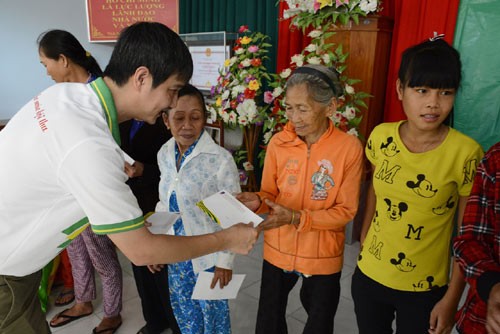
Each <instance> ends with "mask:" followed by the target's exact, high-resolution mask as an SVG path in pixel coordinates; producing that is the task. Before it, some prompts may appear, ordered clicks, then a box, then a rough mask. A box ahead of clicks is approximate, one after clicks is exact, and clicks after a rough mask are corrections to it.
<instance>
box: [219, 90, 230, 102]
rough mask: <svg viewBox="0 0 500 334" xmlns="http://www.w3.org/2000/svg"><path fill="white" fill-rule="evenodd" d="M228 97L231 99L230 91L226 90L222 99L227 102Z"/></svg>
mask: <svg viewBox="0 0 500 334" xmlns="http://www.w3.org/2000/svg"><path fill="white" fill-rule="evenodd" d="M228 97H229V90H225V91H224V93H222V95H221V99H223V100H227V98H228Z"/></svg>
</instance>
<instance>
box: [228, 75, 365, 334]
mask: <svg viewBox="0 0 500 334" xmlns="http://www.w3.org/2000/svg"><path fill="white" fill-rule="evenodd" d="M341 95H342V86H341V84H340V82H339V79H338V74H337V72H336V71H335V70H332V69H329V68H327V67H325V66H322V65H306V66H303V67H300V68H298V69H296V70H295V71H294V73H293V74H292V75H291V76H290V78H289V79H288V81H287V90H286V99H285V101H286V115H287V118H288V120H289V122H288V123H287V125H286V126H285V128H284V130H283V131H282V132H280V133H278V134H276V135H275V136H274V137H273V138H272V139H271V141H270V143H269V146H268V148H267V153H266V159H265V163H264V171H263V178H262V185H261V191H260V192H258V193H249V192H245V193H241V194H239V195H238V199H239V200H240V201H242V202H243V203H244V204H245V205H246V206H247V207H249V208H250V209H252V210H254V211H256V212H257V213H264V212H268V213H269V214H268V216H267V218H266V219H265V220H264V221H263V222H262V223H261V224H260V225H259V228H260V229H261V230H264V231H265V232H264V264H263V269H262V285H261V291H260V301H259V310H258V315H257V326H256V333H287V325H286V321H285V314H286V304H287V300H288V294H289V292H290V290H291V289H292V288H293V287H294V285H295V284H296V283H297V280H298V279H299V277H302V287H301V291H300V299H301V302H302V305H303V306H304V309H305V310H306V312H307V314H308V319H307V322H306V325H305V328H304V333H315V334H320V333H333V319H334V316H335V312H336V310H337V306H338V302H339V296H340V283H339V281H340V275H341V270H342V264H343V251H344V238H345V235H344V231H345V226H346V224H347V223H348V222H349V221H351V220H352V219H353V218H354V215H355V214H356V211H357V208H358V197H359V189H360V181H361V175H362V169H363V167H362V165H363V148H362V145H361V143H360V141H359V140H358V139H357V138H356V137H354V136H351V135H348V134H346V133H344V132H342V131H341V130H339V129H337V128H335V126H334V124H333V122H332V121H331V119H330V117H332V116H333V115H334V113H335V111H336V108H337V101H338V100H337V99H338V98H339V97H340V96H341Z"/></svg>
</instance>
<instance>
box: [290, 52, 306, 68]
mask: <svg viewBox="0 0 500 334" xmlns="http://www.w3.org/2000/svg"><path fill="white" fill-rule="evenodd" d="M292 63H295V64H297V67H301V66H302V65H304V55H298V54H297V55H293V56H292Z"/></svg>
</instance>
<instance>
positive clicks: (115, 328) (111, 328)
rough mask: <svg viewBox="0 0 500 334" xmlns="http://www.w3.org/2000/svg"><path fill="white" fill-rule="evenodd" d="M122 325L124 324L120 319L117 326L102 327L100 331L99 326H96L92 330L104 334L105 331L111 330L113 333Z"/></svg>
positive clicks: (97, 333) (96, 333)
mask: <svg viewBox="0 0 500 334" xmlns="http://www.w3.org/2000/svg"><path fill="white" fill-rule="evenodd" d="M121 325H122V322H121V321H120V323H119V324H118V325H116V326H115V327H108V328H104V329H101V330H99V331H98V330H97V327H96V328H94V329H93V330H92V333H94V334H103V333H107V332H110V333H111V334H112V333H114V332H116V331H117V330H118V328H120V326H121Z"/></svg>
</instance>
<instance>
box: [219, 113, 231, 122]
mask: <svg viewBox="0 0 500 334" xmlns="http://www.w3.org/2000/svg"><path fill="white" fill-rule="evenodd" d="M219 115H220V117H221V118H222V120H223V121H224V123H228V122H229V113H228V112H227V111H219Z"/></svg>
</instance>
